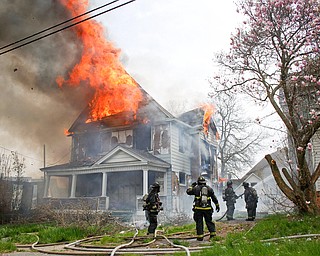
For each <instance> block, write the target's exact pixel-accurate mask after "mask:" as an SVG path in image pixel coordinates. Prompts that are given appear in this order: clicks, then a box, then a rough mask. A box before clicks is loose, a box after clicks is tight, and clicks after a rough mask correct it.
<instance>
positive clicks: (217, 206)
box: [216, 204, 220, 212]
mask: <svg viewBox="0 0 320 256" xmlns="http://www.w3.org/2000/svg"><path fill="white" fill-rule="evenodd" d="M216 211H217V212H219V211H220V206H219V204H216Z"/></svg>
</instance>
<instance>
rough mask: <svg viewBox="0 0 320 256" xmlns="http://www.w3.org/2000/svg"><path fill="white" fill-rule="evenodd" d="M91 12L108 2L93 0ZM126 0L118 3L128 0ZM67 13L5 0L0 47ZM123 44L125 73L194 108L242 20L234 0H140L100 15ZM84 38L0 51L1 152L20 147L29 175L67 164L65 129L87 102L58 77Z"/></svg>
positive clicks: (32, 0)
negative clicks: (61, 84) (64, 86)
mask: <svg viewBox="0 0 320 256" xmlns="http://www.w3.org/2000/svg"><path fill="white" fill-rule="evenodd" d="M89 2H90V5H91V7H90V9H92V8H96V7H98V6H101V5H104V4H105V3H106V1H104V0H90V1H89ZM124 2H126V1H123V0H122V1H120V2H119V3H124ZM67 17H68V15H67V13H66V11H65V9H64V8H63V7H62V6H60V5H58V4H57V1H43V0H24V1H21V0H3V3H2V8H1V9H0V46H1V45H6V44H8V43H11V42H14V41H15V40H18V39H21V38H23V37H25V36H28V35H30V34H33V33H35V32H38V31H40V30H42V29H44V28H47V27H49V26H52V25H54V24H57V23H58V22H61V21H63V20H66V19H67ZM96 20H97V21H99V22H101V24H102V25H103V27H104V29H105V36H106V38H107V40H109V41H111V42H112V43H113V44H114V45H115V46H116V47H117V48H119V49H121V62H122V63H123V65H124V67H125V70H126V71H127V72H128V73H129V74H130V75H131V76H132V77H133V78H134V79H135V80H136V81H137V82H138V83H139V84H140V86H142V88H143V89H145V90H146V91H147V92H148V93H149V94H150V96H151V97H153V98H154V99H155V100H156V101H157V102H158V103H160V104H161V105H162V106H163V107H165V108H167V109H168V110H169V111H172V112H179V111H180V112H181V111H182V110H183V111H188V110H190V109H192V108H195V107H198V106H199V105H200V104H202V103H204V102H206V101H207V100H208V98H207V94H208V92H210V86H209V82H208V80H209V79H210V77H213V76H214V75H215V73H216V72H217V68H216V64H215V62H214V60H213V59H214V55H215V54H216V53H218V52H220V51H226V50H228V49H229V45H230V36H231V33H232V32H233V31H235V29H236V27H237V26H239V25H240V24H241V20H242V17H240V15H239V14H238V13H237V12H236V5H235V4H234V3H233V1H232V0H224V1H212V0H200V1H191V0H158V1H155V0H154V1H151V0H136V1H135V2H132V3H130V4H128V5H126V6H123V7H121V8H119V9H116V10H114V11H111V12H108V13H106V14H104V15H102V16H99V17H97V18H96ZM78 54H79V42H78V41H77V38H76V37H75V35H74V34H73V33H72V31H71V30H68V31H63V32H60V33H57V34H55V35H53V36H50V37H48V38H45V39H42V40H39V41H37V42H35V43H33V44H30V45H27V46H24V47H21V48H19V49H17V50H14V51H12V52H10V53H7V54H4V55H0V58H1V61H0V70H1V76H0V90H1V94H0V111H1V116H0V124H1V126H0V151H1V150H2V151H3V152H6V153H8V152H10V151H17V152H18V153H19V154H20V155H21V156H22V157H24V158H25V162H26V167H27V168H26V176H28V175H30V176H41V174H42V173H41V172H40V171H39V168H41V167H43V166H50V165H54V164H62V163H66V162H68V160H69V157H70V154H69V153H70V147H71V138H70V137H67V136H66V135H65V134H64V130H67V129H69V128H70V126H71V125H72V123H73V122H74V121H75V119H76V118H77V117H78V116H79V114H80V112H81V111H82V110H83V108H84V106H85V104H86V102H87V101H86V98H87V97H88V95H87V92H86V91H83V90H82V88H81V87H80V88H77V89H74V88H72V89H64V90H62V89H60V88H58V86H57V84H56V82H55V79H56V77H57V76H60V75H66V74H67V73H68V72H69V70H70V68H71V67H73V66H74V65H75V64H76V59H77V57H79V56H78Z"/></svg>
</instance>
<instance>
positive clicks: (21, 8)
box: [0, 0, 90, 172]
mask: <svg viewBox="0 0 320 256" xmlns="http://www.w3.org/2000/svg"><path fill="white" fill-rule="evenodd" d="M69 18H70V16H69V15H68V13H67V11H66V10H64V9H63V7H62V6H61V5H60V4H59V1H57V0H52V1H49V0H23V1H21V0H2V1H1V8H0V47H2V46H4V45H7V44H9V43H12V42H14V41H16V40H19V39H21V38H24V37H26V36H29V35H31V34H33V33H36V32H38V31H41V30H43V29H45V28H47V27H50V26H52V25H55V24H58V23H60V22H62V21H64V20H67V19H69ZM80 54H81V42H79V41H78V39H77V38H76V36H75V34H74V33H73V31H72V29H68V30H64V31H62V32H59V33H57V34H54V35H51V36H49V37H47V38H44V39H41V40H39V41H36V42H34V43H32V44H30V45H27V46H24V47H21V48H19V49H16V50H14V51H12V52H9V53H6V54H4V55H0V58H1V59H0V70H1V76H0V110H1V116H0V124H1V126H0V127H1V129H0V146H1V147H5V148H9V149H13V150H15V151H18V153H21V154H24V155H26V156H31V157H33V158H36V159H39V160H41V159H42V157H43V152H42V151H43V145H44V144H45V145H46V149H47V150H46V152H47V162H48V164H50V162H51V163H53V162H56V161H58V160H59V159H60V158H62V157H63V156H64V155H66V154H67V153H68V151H69V150H70V144H71V141H70V138H67V137H66V136H65V135H64V129H69V128H70V126H71V124H72V122H73V121H74V120H75V119H76V118H77V116H78V115H79V113H80V112H81V110H82V109H83V108H84V107H85V106H86V105H87V102H88V97H89V95H90V94H89V92H88V90H87V89H86V88H85V87H82V88H81V87H80V88H62V89H61V88H58V85H57V84H56V82H55V79H56V78H57V76H64V77H66V75H67V73H68V72H69V70H71V68H72V67H73V66H74V65H75V63H77V61H78V59H79V57H80ZM68 160H69V159H64V162H67V161H68ZM37 164H38V163H35V164H34V165H33V167H34V168H35V169H34V170H32V171H33V172H39V170H38V168H37V167H36V166H37ZM29 168H30V166H29Z"/></svg>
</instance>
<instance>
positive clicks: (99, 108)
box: [56, 0, 143, 122]
mask: <svg viewBox="0 0 320 256" xmlns="http://www.w3.org/2000/svg"><path fill="white" fill-rule="evenodd" d="M60 2H61V4H62V5H64V6H65V7H66V8H67V9H68V10H69V12H70V14H71V15H72V16H73V17H75V16H78V15H79V14H82V13H85V12H86V9H87V7H88V5H89V0H83V1H78V0H60ZM84 18H86V17H84ZM73 29H74V30H75V32H76V34H77V36H78V37H79V38H80V39H81V41H82V44H83V50H82V56H81V59H80V62H79V63H78V64H77V65H76V66H75V67H74V68H73V70H72V71H71V72H70V73H69V78H68V79H67V80H65V79H64V78H62V77H58V78H57V79H56V82H57V83H58V85H59V86H60V87H62V86H63V85H68V86H74V87H76V86H79V85H80V84H81V83H83V82H85V83H87V84H88V85H89V86H90V87H91V88H92V89H94V96H93V99H92V100H91V102H90V103H89V107H90V114H89V118H88V120H87V122H92V121H97V120H100V119H102V118H104V117H107V116H110V115H114V114H117V113H120V112H124V111H131V112H133V113H136V112H137V110H138V106H139V103H140V102H141V101H142V97H143V96H142V95H143V94H142V92H141V90H140V88H139V86H138V84H137V83H136V82H135V81H134V80H133V79H132V77H131V76H130V75H128V74H127V73H126V71H125V70H124V68H123V66H122V64H121V63H120V61H119V56H120V50H119V49H116V48H115V47H114V45H113V44H112V43H111V42H109V41H107V40H106V39H105V37H104V31H103V27H102V25H101V24H100V23H98V22H96V21H93V20H88V21H86V22H83V23H81V24H78V25H77V26H75V27H73Z"/></svg>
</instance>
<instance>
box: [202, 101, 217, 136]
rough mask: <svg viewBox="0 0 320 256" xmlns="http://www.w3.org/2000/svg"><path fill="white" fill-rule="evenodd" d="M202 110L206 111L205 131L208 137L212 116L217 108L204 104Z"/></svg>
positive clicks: (204, 119) (204, 116) (204, 118)
mask: <svg viewBox="0 0 320 256" xmlns="http://www.w3.org/2000/svg"><path fill="white" fill-rule="evenodd" d="M201 108H202V109H203V110H204V115H203V131H204V133H205V134H206V135H208V132H209V125H210V120H211V117H212V115H213V114H214V112H215V107H214V105H212V104H204V105H202V106H201Z"/></svg>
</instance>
